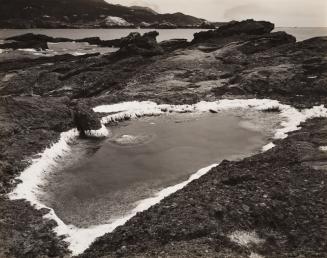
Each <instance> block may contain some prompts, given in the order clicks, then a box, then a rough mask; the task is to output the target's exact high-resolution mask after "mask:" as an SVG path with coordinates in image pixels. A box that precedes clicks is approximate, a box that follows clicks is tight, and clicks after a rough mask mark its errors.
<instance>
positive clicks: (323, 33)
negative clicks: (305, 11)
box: [275, 27, 327, 41]
mask: <svg viewBox="0 0 327 258" xmlns="http://www.w3.org/2000/svg"><path fill="white" fill-rule="evenodd" d="M275 31H285V32H287V33H289V34H291V35H293V36H294V37H296V40H297V41H303V40H306V39H309V38H313V37H327V27H306V28H301V27H277V28H276V29H275Z"/></svg>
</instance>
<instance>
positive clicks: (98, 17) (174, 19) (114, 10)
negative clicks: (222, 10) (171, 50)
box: [0, 0, 205, 28]
mask: <svg viewBox="0 0 327 258" xmlns="http://www.w3.org/2000/svg"><path fill="white" fill-rule="evenodd" d="M108 16H109V17H108ZM113 21H117V24H115V22H113ZM204 22H205V20H204V19H199V18H196V17H193V16H190V15H185V14H183V13H174V14H158V13H156V12H155V11H153V10H152V9H150V8H147V7H139V6H133V7H125V6H121V5H114V4H109V3H107V2H105V1H104V0H0V28H75V27H76V28H88V27H90V28H94V27H138V26H142V27H147V26H149V27H158V28H160V26H161V27H167V28H169V27H172V28H173V27H198V26H201V24H203V23H204Z"/></svg>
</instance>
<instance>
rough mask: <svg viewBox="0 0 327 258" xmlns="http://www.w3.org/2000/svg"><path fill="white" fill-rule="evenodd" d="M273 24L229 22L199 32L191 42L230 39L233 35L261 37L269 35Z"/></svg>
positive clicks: (250, 21) (248, 21)
mask: <svg viewBox="0 0 327 258" xmlns="http://www.w3.org/2000/svg"><path fill="white" fill-rule="evenodd" d="M273 29H274V24H272V23H270V22H266V21H254V20H252V19H251V20H245V21H241V22H237V21H235V22H230V23H227V24H225V25H222V26H220V27H219V28H218V29H216V30H210V31H201V32H198V33H195V34H194V40H193V42H197V43H198V42H201V41H205V40H207V39H210V38H219V37H230V36H234V35H243V34H245V35H261V34H265V33H270V32H271V31H272V30H273Z"/></svg>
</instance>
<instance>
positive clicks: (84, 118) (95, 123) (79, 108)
mask: <svg viewBox="0 0 327 258" xmlns="http://www.w3.org/2000/svg"><path fill="white" fill-rule="evenodd" d="M73 120H74V125H75V127H76V128H77V130H78V131H79V133H80V135H81V136H83V137H85V136H86V133H87V132H88V131H91V130H98V129H100V128H101V122H100V120H99V118H98V117H97V115H96V114H95V112H94V111H93V110H91V109H90V108H89V107H88V106H86V105H85V104H83V103H73Z"/></svg>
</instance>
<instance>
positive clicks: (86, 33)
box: [0, 27, 327, 41]
mask: <svg viewBox="0 0 327 258" xmlns="http://www.w3.org/2000/svg"><path fill="white" fill-rule="evenodd" d="M153 30H154V29H0V40H3V39H5V38H8V37H12V36H17V35H21V34H25V33H35V34H44V35H48V36H52V37H66V38H72V39H80V38H86V37H100V38H101V39H103V40H109V39H117V38H121V37H125V36H127V35H128V34H129V33H131V32H140V33H145V32H149V31H153ZM157 31H158V32H159V33H160V34H159V36H158V41H163V40H169V39H173V38H185V39H188V40H192V39H193V34H194V33H196V32H199V31H203V30H201V29H172V30H170V29H160V30H157ZM275 31H286V32H287V33H289V34H291V35H294V36H295V37H296V38H297V40H298V41H302V40H305V39H308V38H312V37H318V36H327V27H307V28H301V27H277V28H276V29H275Z"/></svg>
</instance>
